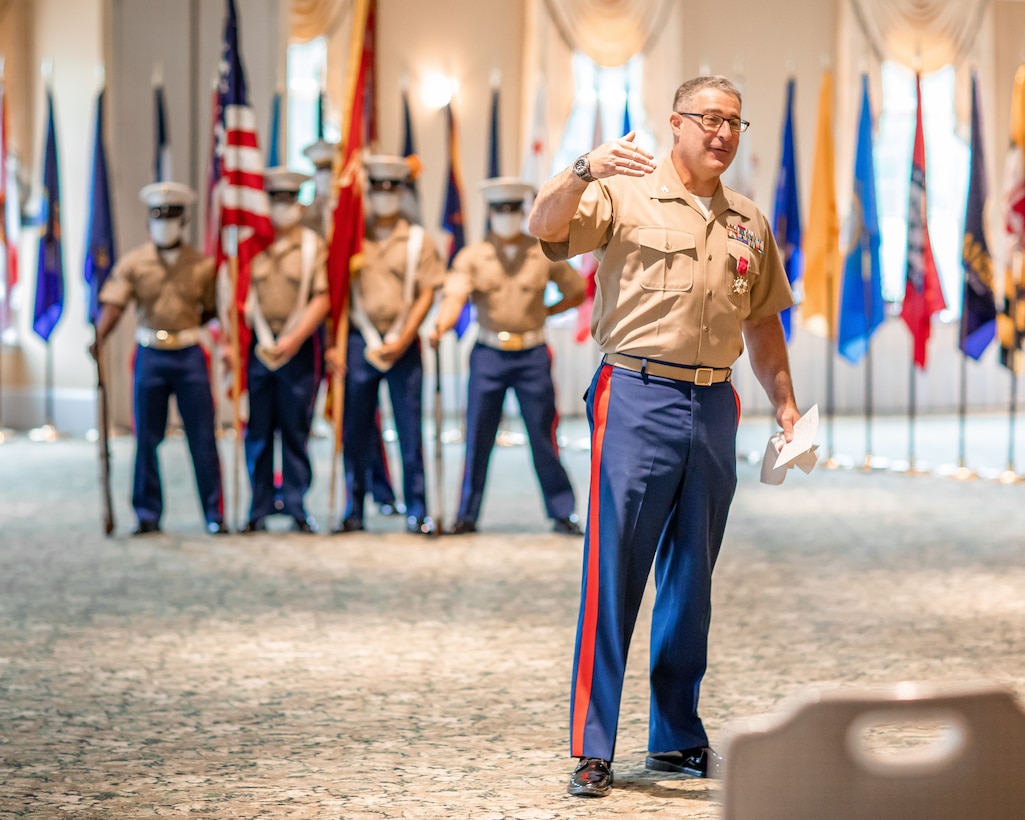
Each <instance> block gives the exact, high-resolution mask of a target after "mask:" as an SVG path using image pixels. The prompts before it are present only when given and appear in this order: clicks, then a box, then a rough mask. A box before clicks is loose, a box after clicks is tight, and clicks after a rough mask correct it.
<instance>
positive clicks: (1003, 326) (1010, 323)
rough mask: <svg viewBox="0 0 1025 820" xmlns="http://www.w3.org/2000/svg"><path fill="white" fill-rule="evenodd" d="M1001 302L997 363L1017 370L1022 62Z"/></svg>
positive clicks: (1024, 215) (1024, 302)
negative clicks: (998, 361)
mask: <svg viewBox="0 0 1025 820" xmlns="http://www.w3.org/2000/svg"><path fill="white" fill-rule="evenodd" d="M1004 229H1005V232H1006V239H1005V241H1006V243H1007V244H1006V246H1005V247H1006V251H1005V254H1004V304H1003V309H1002V310H1001V311H1000V313H999V314H998V315H997V337H998V338H999V340H1000V363H1001V364H1003V365H1004V366H1005V367H1007V368H1009V369H1011V370H1013V371H1014V372H1015V373H1020V372H1021V370H1022V365H1023V362H1022V351H1021V349H1022V341H1023V339H1025V65H1021V66H1018V71H1017V73H1015V75H1014V92H1013V94H1012V95H1011V145H1010V148H1009V149H1008V151H1007V162H1006V164H1005V166H1004Z"/></svg>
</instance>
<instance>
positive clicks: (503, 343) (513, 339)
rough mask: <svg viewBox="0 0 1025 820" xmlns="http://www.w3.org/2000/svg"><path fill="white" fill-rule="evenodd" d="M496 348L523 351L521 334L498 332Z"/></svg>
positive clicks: (505, 331)
mask: <svg viewBox="0 0 1025 820" xmlns="http://www.w3.org/2000/svg"><path fill="white" fill-rule="evenodd" d="M498 346H499V348H500V349H502V350H523V334H521V333H510V332H509V331H508V330H500V331H498Z"/></svg>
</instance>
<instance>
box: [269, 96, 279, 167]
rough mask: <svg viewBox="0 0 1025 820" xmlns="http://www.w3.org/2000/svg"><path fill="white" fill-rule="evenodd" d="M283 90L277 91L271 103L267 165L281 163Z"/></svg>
mask: <svg viewBox="0 0 1025 820" xmlns="http://www.w3.org/2000/svg"><path fill="white" fill-rule="evenodd" d="M280 144H281V92H280V91H275V92H274V97H273V99H272V100H271V103H270V134H268V135H267V167H268V168H277V167H278V166H279V165H281V148H280Z"/></svg>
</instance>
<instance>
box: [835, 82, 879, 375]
mask: <svg viewBox="0 0 1025 820" xmlns="http://www.w3.org/2000/svg"><path fill="white" fill-rule="evenodd" d="M879 244H880V237H879V217H878V214H877V212H876V185H875V165H874V163H873V159H872V108H871V106H870V104H869V99H868V76H867V75H864V74H863V75H862V77H861V119H860V121H859V124H858V147H857V150H856V154H855V157H854V198H853V200H852V202H851V232H850V248H849V250H848V252H847V257H846V259H845V260H844V267H843V279H842V282H841V286H840V327H839V330H838V333H837V346H838V349H839V351H840V355H841V356H843V357H844V358H845V359H847V360H848V361H850V362H852V363H854V364H856V363H857V362H859V361H861V359H862V357H863V356H864V355H865V354H866V353H867V352H868V345H869V340H870V339H871V338H872V334H873V333H874V332H875V330H876V328H877V327H879V325H881V324H882V323H883V280H882V273H881V268H880V262H879Z"/></svg>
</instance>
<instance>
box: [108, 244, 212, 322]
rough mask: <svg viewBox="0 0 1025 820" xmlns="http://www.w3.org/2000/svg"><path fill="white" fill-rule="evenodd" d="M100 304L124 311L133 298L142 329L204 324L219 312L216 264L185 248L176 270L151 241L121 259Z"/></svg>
mask: <svg viewBox="0 0 1025 820" xmlns="http://www.w3.org/2000/svg"><path fill="white" fill-rule="evenodd" d="M99 299H100V302H102V303H103V304H108V305H117V306H119V307H122V308H123V307H125V306H126V305H127V304H128V303H129V302H130V301H131V300H132V299H134V300H135V303H136V306H137V310H138V324H139V326H140V327H148V328H150V329H152V330H170V331H180V330H186V329H187V328H190V327H196V326H197V325H199V324H201V323H202V321H203V318H204V314H206V315H210V314H212V313H213V311H214V309H215V278H214V260H213V259H209V258H207V257H205V256H203V255H202V254H201V253H200V252H199V251H197V250H196V249H195V248H193V247H191V246H189V245H186V244H185V243H182V244H181V246H180V250H179V253H178V258H177V259H176V260H175V262H174V264H173V265H168V264H167V263H165V262H164V260H163V258H162V257H161V256H160V253H159V252H158V251H157V248H156V245H154V244H153V243H152V242H147V243H146V244H144V245H140V246H139V247H138V248H135V249H133V250H131V251H129V252H128V253H127V254H125V255H124V256H122V257H121V259H120V260H118V263H117V264H116V265H115V266H114V269H113V270H112V271H111V272H110V276H109V278H108V279H107V281H106V282H104V283H103V287H102V288H101V289H100V296H99Z"/></svg>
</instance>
